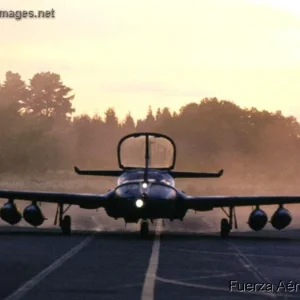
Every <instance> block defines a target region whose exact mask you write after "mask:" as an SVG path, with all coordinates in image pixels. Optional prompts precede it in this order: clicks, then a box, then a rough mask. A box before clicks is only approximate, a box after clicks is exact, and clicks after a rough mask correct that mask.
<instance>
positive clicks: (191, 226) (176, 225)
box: [0, 170, 300, 234]
mask: <svg viewBox="0 0 300 300" xmlns="http://www.w3.org/2000/svg"><path fill="white" fill-rule="evenodd" d="M7 176H9V177H7ZM7 176H4V175H3V174H2V176H1V182H0V188H1V189H14V190H39V191H56V192H82V193H105V192H107V190H108V189H111V188H113V187H114V186H115V185H116V179H106V178H101V177H96V178H95V177H92V176H79V175H77V174H75V173H72V172H56V173H51V174H44V175H43V176H41V175H39V176H32V175H27V176H22V177H21V176H12V175H7ZM239 177H242V176H235V174H230V171H227V172H226V170H225V173H224V175H223V177H221V178H219V179H182V180H177V184H176V186H177V187H178V188H179V189H181V190H184V191H185V192H186V193H187V194H191V195H279V194H280V195H293V194H300V191H299V189H300V188H297V186H298V187H299V186H300V185H299V184H297V183H296V179H294V180H293V179H292V178H291V179H286V180H285V181H280V182H278V181H274V182H272V180H269V181H268V182H266V181H265V182H262V181H261V180H260V178H258V179H257V180H255V178H253V179H252V181H251V182H249V181H245V180H243V179H241V178H239ZM0 201H1V203H5V202H6V200H3V199H1V200H0ZM16 203H17V206H18V209H19V210H20V211H21V212H22V211H23V209H24V208H25V207H26V206H27V205H28V204H29V203H30V202H29V201H16ZM1 205H2V204H1ZM41 208H42V211H43V213H44V215H45V217H46V218H47V220H46V221H45V222H44V224H43V225H42V226H41V228H54V225H53V222H54V217H55V212H56V204H52V203H42V206H41ZM286 208H288V209H289V210H290V211H291V213H292V215H293V221H292V223H291V225H290V226H289V227H288V228H287V229H285V230H288V229H292V228H299V225H300V221H299V219H300V210H299V208H300V205H286ZM262 209H264V210H265V211H266V213H267V214H268V216H269V218H270V217H271V216H272V214H273V213H274V211H275V210H276V209H277V206H276V205H272V206H262ZM251 210H252V208H251V207H238V208H236V214H237V219H238V226H239V228H238V231H241V232H247V231H251V229H250V228H249V227H248V225H247V219H248V217H249V214H250V212H251ZM69 214H70V215H71V216H72V221H73V229H77V230H93V231H123V230H124V231H128V230H129V231H138V229H139V227H138V224H127V225H126V228H125V223H124V220H122V219H119V220H114V219H112V218H110V217H108V216H107V215H106V213H105V211H104V209H102V208H101V209H99V210H84V209H81V208H79V207H78V206H72V207H71V208H70V210H69ZM224 216H225V215H224V212H223V211H222V210H221V209H218V208H216V209H214V210H213V211H209V212H197V213H195V212H194V211H189V212H188V213H187V215H186V217H185V219H184V220H183V221H182V222H181V221H177V220H176V221H173V222H170V221H168V220H166V221H165V230H167V231H171V232H172V231H174V232H178V231H179V232H218V231H219V226H220V220H221V218H223V217H224ZM0 224H1V225H5V226H7V224H6V223H5V222H4V221H2V220H1V221H0ZM8 226H10V225H8ZM15 226H22V227H28V226H29V227H30V225H29V224H27V223H26V222H25V221H24V220H22V221H21V222H20V223H19V224H18V225H15ZM264 230H274V229H273V228H272V226H271V225H270V224H267V226H266V227H265V229H264ZM264 230H263V231H264ZM263 231H262V234H263ZM274 231H275V230H274Z"/></svg>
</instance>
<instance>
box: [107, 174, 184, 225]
mask: <svg viewBox="0 0 300 300" xmlns="http://www.w3.org/2000/svg"><path fill="white" fill-rule="evenodd" d="M182 200H183V199H182V197H181V194H180V192H179V191H177V189H176V188H175V187H173V186H171V185H170V184H167V183H164V182H157V181H153V182H151V179H150V182H147V183H145V182H143V181H128V182H125V183H123V184H121V185H119V186H118V187H117V188H116V189H115V190H114V194H113V197H112V198H111V199H110V201H108V204H107V206H106V207H105V210H106V213H107V214H108V216H110V217H112V218H115V219H118V218H124V220H125V222H127V223H136V222H138V221H139V220H140V219H150V220H151V219H158V218H159V219H171V220H173V219H181V220H182V219H183V217H184V216H185V214H186V209H184V207H183V201H182Z"/></svg>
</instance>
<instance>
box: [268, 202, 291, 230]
mask: <svg viewBox="0 0 300 300" xmlns="http://www.w3.org/2000/svg"><path fill="white" fill-rule="evenodd" d="M291 221H292V215H291V213H290V212H289V211H288V210H287V209H285V208H282V207H279V208H278V209H277V210H276V211H275V213H274V215H273V216H272V218H271V224H272V226H273V227H274V228H275V229H277V230H281V229H283V228H285V227H287V226H288V225H290V223H291Z"/></svg>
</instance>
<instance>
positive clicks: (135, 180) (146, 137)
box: [0, 132, 300, 237]
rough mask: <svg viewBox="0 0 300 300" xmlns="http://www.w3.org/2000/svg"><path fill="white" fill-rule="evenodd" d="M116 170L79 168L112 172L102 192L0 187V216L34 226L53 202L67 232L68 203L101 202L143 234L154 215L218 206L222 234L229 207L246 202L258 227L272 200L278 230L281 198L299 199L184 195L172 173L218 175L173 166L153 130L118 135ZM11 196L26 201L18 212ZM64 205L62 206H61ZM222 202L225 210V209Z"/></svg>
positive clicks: (286, 215)
mask: <svg viewBox="0 0 300 300" xmlns="http://www.w3.org/2000/svg"><path fill="white" fill-rule="evenodd" d="M117 153H118V163H119V169H118V170H80V169H79V168H77V167H74V169H75V172H76V173H77V174H79V175H92V176H113V177H118V181H117V186H116V187H115V188H113V189H112V190H110V191H108V192H107V193H105V194H83V193H58V192H41V191H14V190H0V198H5V199H8V201H7V203H5V204H4V205H3V207H2V208H1V209H0V217H1V218H2V219H3V220H4V221H6V222H7V223H9V224H11V225H15V224H17V223H18V222H20V220H21V219H22V217H23V218H24V219H25V221H26V222H27V223H29V224H30V225H32V226H35V227H38V226H40V225H42V224H43V222H44V221H45V217H44V215H43V213H42V211H41V208H40V206H39V204H40V203H41V202H50V203H56V204H57V211H56V216H55V221H54V225H56V224H57V221H58V222H59V226H60V228H61V230H62V233H63V234H65V235H69V234H70V233H71V217H70V216H69V215H66V212H67V210H68V209H69V208H70V206H72V205H78V206H79V207H80V208H82V209H91V210H93V209H98V208H104V209H105V211H106V213H107V215H108V216H110V217H112V218H115V219H119V218H123V219H124V221H125V222H126V223H138V222H140V234H141V236H143V237H145V236H147V234H148V232H149V221H151V222H153V220H155V219H169V220H171V221H172V220H176V219H179V220H181V221H182V220H183V219H184V217H185V215H186V213H187V211H188V210H195V211H210V210H213V209H214V208H221V209H222V210H223V211H224V213H225V215H226V218H223V219H222V220H221V224H220V234H221V236H222V237H227V236H228V235H229V234H230V231H231V230H232V228H233V226H234V227H235V228H237V220H236V214H235V207H237V206H252V207H253V210H252V212H251V214H250V216H249V219H248V224H249V227H250V228H251V229H252V230H254V231H258V230H261V229H263V228H264V227H265V225H266V224H267V222H268V216H267V214H266V213H265V212H264V211H263V210H262V209H261V208H260V206H261V205H272V204H273V205H274V204H277V205H278V209H277V210H276V211H275V213H274V214H273V216H272V217H271V220H270V222H271V224H272V226H273V227H274V228H275V229H277V230H281V229H283V228H285V227H287V226H288V225H289V224H290V222H291V221H292V216H291V214H290V212H289V211H288V210H287V209H286V208H284V204H287V203H300V196H219V195H218V196H205V195H202V196H189V195H186V194H185V193H184V192H183V191H181V190H179V189H178V188H176V187H175V182H174V178H219V177H221V176H222V174H223V170H220V171H219V172H217V173H201V172H186V171H174V170H173V169H174V167H175V161H176V146H175V143H174V141H173V140H172V139H171V138H170V137H168V136H166V135H164V134H159V133H154V132H139V133H133V134H129V135H126V136H125V137H123V138H122V139H121V140H120V141H119V144H118V147H117ZM15 200H27V201H28V200H29V201H32V203H31V204H30V205H28V206H27V207H26V208H25V209H24V211H23V214H21V213H20V212H19V211H18V209H17V207H16V204H15ZM66 206H67V207H66ZM225 208H227V210H225Z"/></svg>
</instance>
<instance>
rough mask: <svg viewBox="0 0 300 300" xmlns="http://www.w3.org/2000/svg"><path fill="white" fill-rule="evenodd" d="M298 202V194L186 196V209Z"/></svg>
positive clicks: (299, 201)
mask: <svg viewBox="0 0 300 300" xmlns="http://www.w3.org/2000/svg"><path fill="white" fill-rule="evenodd" d="M296 203H300V196H197V197H193V196H187V197H186V198H185V205H186V207H187V208H188V209H194V210H209V209H213V208H214V207H230V206H232V207H235V206H256V205H272V204H296Z"/></svg>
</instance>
